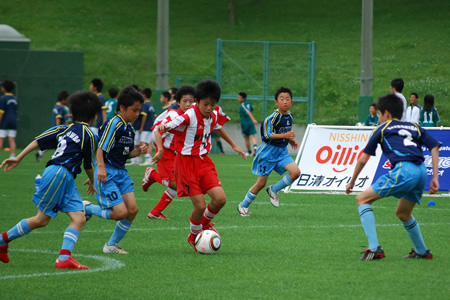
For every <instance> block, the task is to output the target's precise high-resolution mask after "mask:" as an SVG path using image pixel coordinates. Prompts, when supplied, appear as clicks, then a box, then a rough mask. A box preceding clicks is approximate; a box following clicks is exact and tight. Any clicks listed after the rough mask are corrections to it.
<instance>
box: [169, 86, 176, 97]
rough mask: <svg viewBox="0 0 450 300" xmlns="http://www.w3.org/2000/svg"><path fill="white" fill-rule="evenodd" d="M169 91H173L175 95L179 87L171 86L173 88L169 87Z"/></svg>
mask: <svg viewBox="0 0 450 300" xmlns="http://www.w3.org/2000/svg"><path fill="white" fill-rule="evenodd" d="M169 91H171V92H172V94H173V95H176V94H177V91H178V89H177V88H176V87H171V88H170V89H169Z"/></svg>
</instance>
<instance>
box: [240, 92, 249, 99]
mask: <svg viewBox="0 0 450 300" xmlns="http://www.w3.org/2000/svg"><path fill="white" fill-rule="evenodd" d="M239 96H241V97H242V98H244V99H247V94H246V93H244V92H240V93H239Z"/></svg>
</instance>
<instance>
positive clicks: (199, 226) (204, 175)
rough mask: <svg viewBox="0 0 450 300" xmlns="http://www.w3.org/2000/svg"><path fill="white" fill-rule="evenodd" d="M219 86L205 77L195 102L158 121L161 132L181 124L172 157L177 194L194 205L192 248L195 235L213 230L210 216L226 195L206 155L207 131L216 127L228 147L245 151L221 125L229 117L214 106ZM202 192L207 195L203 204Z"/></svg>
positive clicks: (225, 199) (219, 92)
mask: <svg viewBox="0 0 450 300" xmlns="http://www.w3.org/2000/svg"><path fill="white" fill-rule="evenodd" d="M220 94H221V89H220V86H219V84H218V83H217V82H214V81H212V80H205V81H202V82H200V83H199V84H198V85H197V86H196V88H195V98H196V102H197V103H196V105H192V107H191V108H190V109H188V110H187V111H186V113H184V114H183V115H181V116H178V117H177V118H175V119H174V120H172V121H170V122H168V123H166V124H163V125H160V126H159V130H160V131H161V132H165V131H169V130H173V129H175V128H179V127H182V126H185V129H184V131H182V133H181V134H180V135H179V136H177V137H176V138H177V139H178V138H179V140H178V141H179V142H180V143H179V144H178V145H179V147H177V149H178V150H177V153H178V155H177V156H176V157H175V165H174V166H175V179H176V183H177V196H178V197H190V198H191V201H192V204H193V206H194V208H193V210H192V213H191V217H190V230H191V233H190V234H189V236H188V243H189V244H190V245H191V246H192V247H194V249H195V238H196V237H197V235H198V234H199V233H200V232H201V231H202V230H205V229H210V230H215V229H214V227H213V224H212V223H211V220H212V219H213V218H214V217H215V216H216V215H217V214H218V213H219V211H220V210H221V209H222V207H223V206H224V205H225V203H226V201H227V198H226V195H225V192H224V190H223V188H222V185H221V183H220V180H219V178H218V175H217V171H216V166H215V165H214V163H213V161H212V160H211V159H210V158H209V157H208V154H209V152H210V151H211V133H212V131H213V130H214V131H216V132H217V134H218V135H219V136H220V137H221V138H223V139H224V140H225V141H226V142H227V143H228V144H229V145H230V146H231V147H232V149H233V150H234V151H235V152H237V153H239V154H240V155H241V156H242V158H243V159H246V156H245V152H244V151H243V150H242V149H241V148H239V147H238V146H237V145H236V144H235V143H234V142H233V140H232V139H231V138H230V137H229V136H228V134H227V133H226V131H225V130H224V129H223V128H222V125H223V124H224V123H225V122H226V121H227V120H228V119H229V118H228V117H227V116H226V115H225V114H224V113H223V112H222V110H221V109H220V107H218V106H217V102H218V101H219V99H220ZM204 194H208V195H209V196H210V197H211V202H210V203H209V204H208V206H206V203H205V197H204Z"/></svg>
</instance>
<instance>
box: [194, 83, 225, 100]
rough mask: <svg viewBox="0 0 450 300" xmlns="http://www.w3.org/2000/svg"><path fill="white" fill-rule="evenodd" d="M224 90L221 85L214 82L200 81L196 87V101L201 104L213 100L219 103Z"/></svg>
mask: <svg viewBox="0 0 450 300" xmlns="http://www.w3.org/2000/svg"><path fill="white" fill-rule="evenodd" d="M221 94H222V89H221V88H220V85H219V84H218V83H217V82H215V81H213V80H203V81H200V82H199V83H198V84H197V86H196V87H195V99H196V100H197V102H200V101H201V100H203V99H208V98H209V99H212V100H216V101H217V102H219V100H220V95H221Z"/></svg>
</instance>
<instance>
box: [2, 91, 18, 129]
mask: <svg viewBox="0 0 450 300" xmlns="http://www.w3.org/2000/svg"><path fill="white" fill-rule="evenodd" d="M0 113H3V117H2V121H1V122H0V129H17V98H16V97H15V96H14V95H13V94H9V93H8V94H5V95H3V96H1V97H0Z"/></svg>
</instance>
